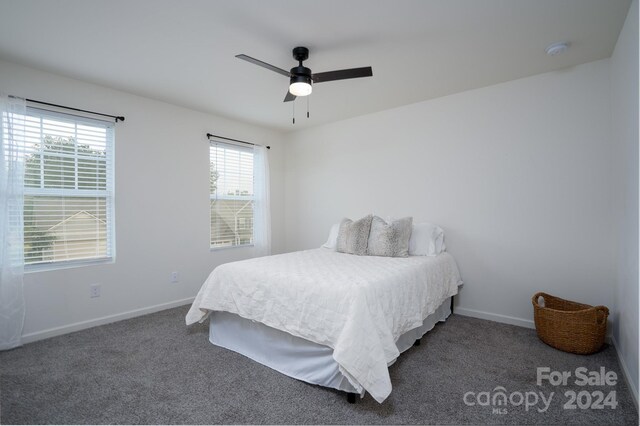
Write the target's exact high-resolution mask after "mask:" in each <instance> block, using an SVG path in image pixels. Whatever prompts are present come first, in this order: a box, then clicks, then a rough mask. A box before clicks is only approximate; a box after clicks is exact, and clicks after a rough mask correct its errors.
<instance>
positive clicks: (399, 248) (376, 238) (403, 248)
mask: <svg viewBox="0 0 640 426" xmlns="http://www.w3.org/2000/svg"><path fill="white" fill-rule="evenodd" d="M412 224H413V218H411V217H403V218H402V219H398V220H394V221H393V222H391V223H387V222H385V221H384V219H381V218H379V217H378V216H374V217H373V219H372V222H371V232H370V233H369V244H368V249H367V250H368V254H369V255H370V256H387V257H407V256H409V239H410V238H411V225H412Z"/></svg>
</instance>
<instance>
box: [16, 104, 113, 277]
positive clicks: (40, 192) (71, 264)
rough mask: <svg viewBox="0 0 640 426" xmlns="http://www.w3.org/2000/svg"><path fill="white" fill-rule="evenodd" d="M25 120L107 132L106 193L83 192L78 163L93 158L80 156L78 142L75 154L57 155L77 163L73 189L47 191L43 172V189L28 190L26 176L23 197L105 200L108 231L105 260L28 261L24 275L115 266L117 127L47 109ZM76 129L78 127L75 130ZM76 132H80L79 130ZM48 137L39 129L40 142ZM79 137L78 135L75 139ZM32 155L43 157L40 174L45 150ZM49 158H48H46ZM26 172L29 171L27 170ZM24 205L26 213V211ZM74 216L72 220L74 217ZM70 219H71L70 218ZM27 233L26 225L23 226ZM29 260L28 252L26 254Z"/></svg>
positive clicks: (35, 110)
mask: <svg viewBox="0 0 640 426" xmlns="http://www.w3.org/2000/svg"><path fill="white" fill-rule="evenodd" d="M25 116H26V117H36V118H38V119H39V120H40V122H41V123H42V120H43V119H46V118H50V119H53V120H56V119H58V120H61V121H66V122H70V123H73V124H74V125H75V126H78V125H84V126H95V127H104V128H105V131H106V136H105V185H104V186H105V187H104V189H86V188H85V189H81V188H79V186H80V185H81V183H80V178H79V163H80V162H81V161H80V162H79V160H83V159H84V160H89V159H90V158H91V157H89V156H87V157H83V156H82V154H79V153H78V146H77V139H76V145H75V150H74V154H73V155H71V154H66V153H60V154H57V155H56V156H57V157H60V158H62V157H67V158H73V160H74V188H66V187H61V188H45V187H44V177H45V176H44V172H43V171H41V175H40V179H41V181H40V182H41V183H40V187H39V188H35V187H32V186H27V181H26V176H25V182H24V183H23V187H24V196H25V200H26V197H29V196H33V197H38V196H45V197H60V198H75V197H77V198H87V197H92V198H104V200H105V201H104V203H105V227H106V232H105V235H106V254H105V255H104V256H96V257H90V258H86V257H85V258H78V259H65V260H49V261H40V262H34V263H27V262H26V259H25V263H24V272H25V273H29V272H41V271H48V270H57V269H70V268H78V267H84V266H95V265H103V264H110V263H114V262H115V259H116V232H115V229H116V225H115V123H113V122H111V121H107V120H102V119H97V118H91V117H85V116H81V115H77V114H69V113H65V112H60V111H51V110H48V109H43V108H38V107H32V106H27V108H26V114H25ZM76 128H77V127H76ZM76 131H77V130H76ZM45 135H46V133H45V132H44V130H43V129H42V124H41V129H40V139H41V140H42V139H43V138H44V136H45ZM76 136H77V135H76ZM24 143H25V147H24V149H25V150H26V151H25V152H27V151H28V148H27V142H26V141H25V142H24ZM31 152H33V153H36V152H39V153H40V156H41V166H40V167H41V170H42V167H43V164H44V163H43V162H44V161H45V160H44V159H43V154H44V153H45V150H44V147H43V146H42V147H41V149H40V150H39V151H36V150H33V151H31ZM45 155H46V154H45ZM25 172H26V169H25ZM24 207H25V206H24V203H23V209H24ZM24 216H25V212H24V211H23V221H24ZM72 216H73V215H71V216H69V217H72ZM67 219H68V218H67ZM23 229H24V224H23ZM25 257H26V251H25Z"/></svg>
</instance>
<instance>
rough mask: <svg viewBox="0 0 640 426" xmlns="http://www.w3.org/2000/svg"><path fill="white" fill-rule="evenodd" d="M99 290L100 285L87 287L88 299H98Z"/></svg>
mask: <svg viewBox="0 0 640 426" xmlns="http://www.w3.org/2000/svg"><path fill="white" fill-rule="evenodd" d="M100 289H101V285H100V284H91V285H90V286H89V297H91V298H94V297H100Z"/></svg>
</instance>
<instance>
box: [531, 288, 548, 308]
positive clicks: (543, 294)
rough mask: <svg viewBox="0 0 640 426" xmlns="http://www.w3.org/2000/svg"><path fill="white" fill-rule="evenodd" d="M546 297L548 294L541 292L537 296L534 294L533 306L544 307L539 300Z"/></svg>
mask: <svg viewBox="0 0 640 426" xmlns="http://www.w3.org/2000/svg"><path fill="white" fill-rule="evenodd" d="M546 295H547V294H546V293H543V292H541V291H539V292H537V293H536V294H534V295H533V297H532V298H531V303H532V304H533V306H542V305H540V303H539V299H540V297H542V299H543V300H544V297H545V296H546Z"/></svg>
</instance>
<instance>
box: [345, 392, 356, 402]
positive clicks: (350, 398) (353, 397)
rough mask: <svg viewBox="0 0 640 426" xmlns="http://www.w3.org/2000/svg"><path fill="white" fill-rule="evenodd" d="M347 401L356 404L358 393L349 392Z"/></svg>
mask: <svg viewBox="0 0 640 426" xmlns="http://www.w3.org/2000/svg"><path fill="white" fill-rule="evenodd" d="M347 402H348V403H349V404H355V403H356V394H355V393H351V392H348V393H347Z"/></svg>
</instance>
